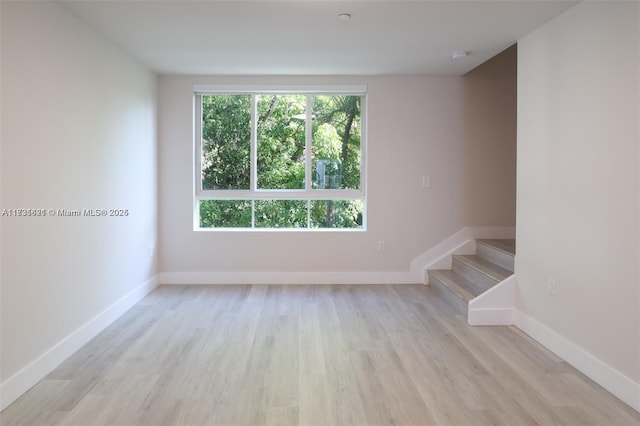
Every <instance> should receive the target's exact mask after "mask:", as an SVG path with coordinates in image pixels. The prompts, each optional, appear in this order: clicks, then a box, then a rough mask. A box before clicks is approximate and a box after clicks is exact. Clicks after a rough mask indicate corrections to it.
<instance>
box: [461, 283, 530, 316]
mask: <svg viewBox="0 0 640 426" xmlns="http://www.w3.org/2000/svg"><path fill="white" fill-rule="evenodd" d="M517 285H518V280H517V279H516V276H515V274H514V275H511V276H510V277H508V278H506V279H504V280H502V281H501V282H499V283H498V284H496V285H495V286H493V287H491V288H490V289H489V290H487V291H485V292H484V293H482V294H481V295H479V296H478V297H476V298H474V299H472V300H470V301H469V310H468V312H467V321H468V322H469V325H514V324H515V308H516V286H517Z"/></svg>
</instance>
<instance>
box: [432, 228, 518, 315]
mask: <svg viewBox="0 0 640 426" xmlns="http://www.w3.org/2000/svg"><path fill="white" fill-rule="evenodd" d="M515 253H516V242H515V240H476V254H474V255H453V256H452V258H453V261H452V268H451V269H448V270H429V271H428V273H429V284H430V285H431V286H432V287H433V288H434V289H435V290H436V291H437V292H439V293H440V294H442V296H443V297H444V298H445V299H446V300H447V301H448V302H449V304H451V305H452V306H453V307H454V308H456V309H457V310H458V311H460V313H463V314H464V315H467V310H468V306H469V301H470V300H471V299H473V298H475V297H476V296H479V295H480V294H482V293H484V292H485V291H487V290H489V289H490V288H491V287H493V286H494V285H496V284H498V283H499V282H500V281H502V280H504V279H505V278H507V277H509V276H510V275H512V274H513V258H514V256H515Z"/></svg>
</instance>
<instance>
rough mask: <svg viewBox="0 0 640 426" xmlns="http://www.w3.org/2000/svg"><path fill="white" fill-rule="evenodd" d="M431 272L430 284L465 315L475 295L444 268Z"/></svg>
mask: <svg viewBox="0 0 640 426" xmlns="http://www.w3.org/2000/svg"><path fill="white" fill-rule="evenodd" d="M428 272H429V285H430V286H431V287H432V288H433V289H434V291H437V292H438V293H439V294H441V295H442V297H443V298H444V299H445V300H446V301H447V302H448V303H449V305H451V306H452V307H453V308H454V309H456V310H457V311H458V312H460V313H461V314H463V315H465V316H466V315H467V311H468V309H469V301H470V300H471V299H473V295H472V294H470V293H469V292H468V291H467V290H465V289H464V288H463V287H462V286H460V285H458V284H457V283H456V282H455V281H454V280H452V279H451V278H450V277H449V274H447V272H451V271H444V270H432V271H428Z"/></svg>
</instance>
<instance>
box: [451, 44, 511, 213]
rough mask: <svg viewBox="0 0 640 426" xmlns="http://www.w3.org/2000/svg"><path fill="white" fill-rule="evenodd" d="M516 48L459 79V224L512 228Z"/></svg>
mask: <svg viewBox="0 0 640 426" xmlns="http://www.w3.org/2000/svg"><path fill="white" fill-rule="evenodd" d="M517 53H518V51H517V45H515V44H514V45H513V46H511V47H509V48H508V49H506V50H504V51H503V52H501V53H499V54H498V55H496V56H494V57H493V58H492V59H490V60H488V61H487V62H485V63H483V64H482V65H480V66H478V67H476V68H474V69H473V70H471V71H469V72H468V73H467V74H465V75H464V76H463V77H462V80H463V91H464V92H463V99H464V102H463V105H464V111H463V119H464V123H466V126H465V134H464V152H465V158H464V168H463V170H464V173H465V176H464V191H465V194H464V200H465V205H464V223H465V224H466V225H467V226H515V222H516V145H517V71H518V69H517V59H518V58H517Z"/></svg>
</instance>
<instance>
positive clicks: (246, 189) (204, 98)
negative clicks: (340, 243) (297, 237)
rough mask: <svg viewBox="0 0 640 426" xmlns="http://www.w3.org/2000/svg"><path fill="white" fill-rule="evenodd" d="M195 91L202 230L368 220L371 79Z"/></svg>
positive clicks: (346, 224)
mask: <svg viewBox="0 0 640 426" xmlns="http://www.w3.org/2000/svg"><path fill="white" fill-rule="evenodd" d="M194 91H195V117H196V119H195V134H196V144H195V146H196V149H195V197H194V218H195V229H295V230H319V229H342V230H345V229H348V230H363V229H365V223H366V217H365V216H366V214H365V212H366V196H365V194H366V191H365V183H366V179H365V175H366V173H365V172H366V170H365V164H366V162H365V147H366V140H365V138H366V127H365V117H366V114H365V108H366V96H365V95H366V87H364V86H356V87H343V86H329V87H324V86H323V87H316V86H314V87H311V86H305V87H302V88H291V87H285V88H282V87H281V88H277V89H274V88H246V87H226V86H195V87H194Z"/></svg>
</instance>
